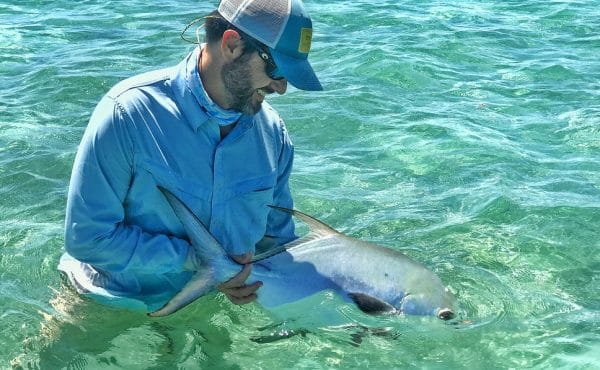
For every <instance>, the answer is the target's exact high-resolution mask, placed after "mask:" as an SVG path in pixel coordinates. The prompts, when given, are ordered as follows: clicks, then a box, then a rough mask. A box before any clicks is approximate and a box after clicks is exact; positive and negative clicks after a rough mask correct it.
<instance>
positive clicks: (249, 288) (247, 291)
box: [224, 281, 262, 298]
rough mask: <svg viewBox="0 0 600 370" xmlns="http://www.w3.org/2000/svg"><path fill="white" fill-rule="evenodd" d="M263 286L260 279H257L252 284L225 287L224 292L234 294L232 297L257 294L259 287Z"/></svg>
mask: <svg viewBox="0 0 600 370" xmlns="http://www.w3.org/2000/svg"><path fill="white" fill-rule="evenodd" d="M261 286H262V283H261V282H260V281H257V282H255V283H253V284H250V285H244V286H241V287H237V288H229V289H224V293H225V294H227V295H229V296H232V297H236V298H243V297H247V296H249V295H252V294H255V293H256V291H257V290H258V288H260V287H261Z"/></svg>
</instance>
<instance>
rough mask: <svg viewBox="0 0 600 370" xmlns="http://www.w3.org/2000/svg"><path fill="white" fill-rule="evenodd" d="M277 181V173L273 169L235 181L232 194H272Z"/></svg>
mask: <svg viewBox="0 0 600 370" xmlns="http://www.w3.org/2000/svg"><path fill="white" fill-rule="evenodd" d="M276 182H277V173H276V172H275V171H271V172H270V173H268V174H266V175H262V176H256V177H252V178H249V179H245V180H242V181H239V182H237V183H235V184H234V185H233V186H232V188H231V195H232V196H240V195H242V194H248V193H260V194H268V193H269V191H270V193H271V194H272V193H273V190H274V189H275V184H276Z"/></svg>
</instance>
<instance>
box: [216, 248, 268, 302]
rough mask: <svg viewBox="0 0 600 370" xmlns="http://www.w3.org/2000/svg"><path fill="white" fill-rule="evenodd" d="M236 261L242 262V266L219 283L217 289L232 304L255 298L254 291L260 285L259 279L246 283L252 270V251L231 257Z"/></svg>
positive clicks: (250, 300)
mask: <svg viewBox="0 0 600 370" xmlns="http://www.w3.org/2000/svg"><path fill="white" fill-rule="evenodd" d="M232 258H233V259H234V260H235V261H236V262H237V263H239V264H243V265H244V268H243V269H242V271H240V273H239V274H237V275H235V276H234V277H232V278H231V279H229V280H227V281H226V282H224V283H222V284H221V285H219V290H220V291H221V292H223V293H224V294H225V295H226V296H227V298H229V300H230V301H231V302H232V303H234V304H246V303H250V302H252V301H254V300H255V299H256V291H257V290H258V288H260V287H261V286H262V282H261V281H257V282H255V283H252V284H250V285H246V279H248V276H250V272H252V265H251V264H250V263H249V262H250V261H252V253H246V254H245V255H243V256H233V257H232Z"/></svg>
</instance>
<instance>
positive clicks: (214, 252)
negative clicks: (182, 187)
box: [157, 186, 227, 262]
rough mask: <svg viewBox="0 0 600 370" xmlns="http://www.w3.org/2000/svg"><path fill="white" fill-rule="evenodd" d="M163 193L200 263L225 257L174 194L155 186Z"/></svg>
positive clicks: (224, 253) (212, 238)
mask: <svg viewBox="0 0 600 370" xmlns="http://www.w3.org/2000/svg"><path fill="white" fill-rule="evenodd" d="M157 187H158V190H160V191H161V193H163V195H164V196H165V198H166V199H167V201H168V202H169V204H170V205H171V208H172V209H173V211H174V212H175V215H176V216H177V218H179V221H180V222H181V223H182V224H183V228H184V229H185V231H186V233H187V235H188V237H189V238H190V241H191V244H192V247H193V248H194V252H196V256H198V257H199V258H200V260H202V261H205V262H206V261H210V260H213V259H214V258H218V257H222V256H226V255H227V253H226V252H225V249H223V247H222V246H221V244H220V243H219V242H218V241H217V240H216V239H215V238H214V237H213V236H212V235H211V233H210V232H209V231H208V229H207V228H206V226H204V224H203V223H202V221H200V219H199V218H198V217H197V216H196V215H195V214H194V212H192V210H191V209H190V208H189V207H188V206H186V205H185V203H183V201H182V200H181V199H179V198H178V197H177V196H176V195H175V194H173V193H172V192H171V191H169V190H168V189H166V188H164V187H162V186H157Z"/></svg>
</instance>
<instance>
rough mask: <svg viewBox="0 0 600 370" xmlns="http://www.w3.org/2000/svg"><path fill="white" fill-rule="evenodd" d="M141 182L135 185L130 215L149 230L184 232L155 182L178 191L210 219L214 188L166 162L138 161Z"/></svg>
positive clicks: (203, 218) (205, 219)
mask: <svg viewBox="0 0 600 370" xmlns="http://www.w3.org/2000/svg"><path fill="white" fill-rule="evenodd" d="M136 165H137V167H138V169H137V172H138V174H137V175H136V176H138V177H140V178H141V180H140V185H139V186H133V187H132V189H135V190H134V192H135V194H131V196H130V199H129V206H130V210H131V211H130V212H131V213H132V214H131V215H130V219H131V220H133V221H134V223H135V224H138V225H139V226H141V227H143V228H144V229H145V230H146V231H149V232H160V233H167V234H172V235H176V236H179V237H182V236H184V235H185V233H184V232H183V229H182V228H181V223H180V222H179V220H178V218H177V217H176V216H175V214H174V212H173V210H172V209H171V207H170V206H169V205H168V202H167V200H166V199H165V197H164V195H163V194H162V193H161V192H160V191H159V190H158V188H157V187H156V186H161V187H163V188H165V189H167V190H169V191H170V192H171V193H173V194H175V195H176V196H177V197H178V198H179V199H181V201H182V202H183V203H184V204H185V205H186V206H187V207H189V208H190V209H191V210H192V212H194V214H195V215H196V216H197V217H198V218H200V219H201V220H203V222H207V221H208V220H210V214H211V210H210V199H211V188H210V187H207V186H206V185H204V184H202V183H200V182H197V181H193V180H189V179H187V178H185V177H183V176H182V175H181V174H179V173H177V172H175V171H174V170H173V169H171V168H169V167H167V166H165V165H164V164H161V163H157V162H155V161H152V160H149V159H144V160H140V161H139V162H136Z"/></svg>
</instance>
